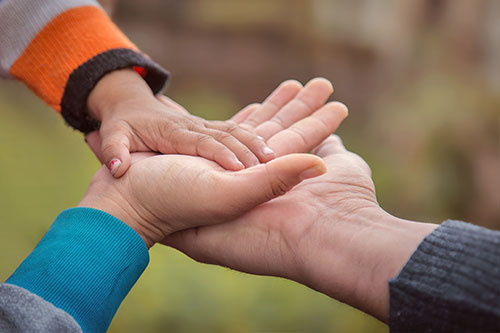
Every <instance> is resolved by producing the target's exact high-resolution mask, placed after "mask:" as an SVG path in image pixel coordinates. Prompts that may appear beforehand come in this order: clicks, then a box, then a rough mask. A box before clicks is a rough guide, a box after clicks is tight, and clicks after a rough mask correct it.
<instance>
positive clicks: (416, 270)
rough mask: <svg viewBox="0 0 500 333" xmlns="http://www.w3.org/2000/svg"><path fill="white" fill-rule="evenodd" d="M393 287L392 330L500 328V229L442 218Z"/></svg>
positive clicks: (478, 329)
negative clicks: (439, 224)
mask: <svg viewBox="0 0 500 333" xmlns="http://www.w3.org/2000/svg"><path fill="white" fill-rule="evenodd" d="M389 289H390V314H389V327H390V329H391V332H500V231H493V230H489V229H485V228H482V227H479V226H475V225H472V224H469V223H464V222H459V221H446V222H444V223H443V224H442V225H441V226H439V227H438V228H436V229H435V230H434V231H433V232H432V233H431V234H430V235H429V236H427V237H426V238H425V239H424V241H423V242H422V243H421V244H420V245H419V246H418V248H417V250H416V251H415V252H414V253H413V255H412V256H411V257H410V259H409V260H408V262H407V263H406V265H405V266H404V267H403V269H402V271H401V272H400V273H399V275H398V276H397V277H395V278H394V279H392V280H391V281H390V282H389Z"/></svg>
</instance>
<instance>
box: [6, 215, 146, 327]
mask: <svg viewBox="0 0 500 333" xmlns="http://www.w3.org/2000/svg"><path fill="white" fill-rule="evenodd" d="M148 262H149V254H148V250H147V247H146V244H145V243H144V241H143V240H142V238H141V237H140V236H139V235H138V234H137V233H136V232H135V231H134V230H133V229H131V228H130V227H129V226H127V225H126V224H124V223H123V222H121V221H120V220H118V219H117V218H115V217H113V216H111V215H109V214H107V213H105V212H103V211H99V210H95V209H91V208H72V209H68V210H65V211H63V212H62V213H61V214H60V215H59V216H58V217H57V219H56V221H55V222H54V223H53V224H52V226H51V227H50V229H49V231H48V232H47V233H46V234H45V236H44V237H43V238H42V240H41V241H40V242H39V244H38V245H37V247H36V248H35V249H34V250H33V252H32V253H31V254H30V255H29V256H28V258H26V260H25V261H24V262H23V263H22V264H21V265H20V266H19V267H18V268H17V270H16V271H15V272H14V273H13V274H12V276H11V277H10V278H9V279H8V280H7V283H10V284H13V285H17V286H19V287H21V288H24V289H26V290H28V291H30V292H32V293H33V294H36V295H38V296H40V297H42V298H43V299H44V300H46V301H47V302H50V303H52V304H53V305H54V306H56V307H58V308H60V309H62V310H64V311H65V312H67V313H68V314H70V315H71V316H72V317H73V318H75V320H76V321H77V322H78V324H79V325H80V326H81V327H82V329H83V330H84V331H92V332H94V331H105V330H106V328H107V327H108V326H109V324H110V322H111V319H112V318H113V315H114V314H115V312H116V310H117V309H118V307H119V305H120V304H121V302H122V301H123V299H124V298H125V296H126V295H127V294H128V292H129V291H130V289H131V288H132V286H133V285H134V284H135V282H136V281H137V279H138V278H139V277H140V275H141V274H142V272H143V271H144V269H145V268H146V266H147V264H148Z"/></svg>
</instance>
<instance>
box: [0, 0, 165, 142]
mask: <svg viewBox="0 0 500 333" xmlns="http://www.w3.org/2000/svg"><path fill="white" fill-rule="evenodd" d="M0 3H1V5H0V20H3V21H2V25H0V32H1V33H2V34H1V35H0V42H2V43H3V44H1V45H2V46H3V45H4V44H5V46H6V47H5V52H3V51H4V50H2V52H3V53H5V54H3V53H2V54H0V74H3V76H6V75H5V73H6V72H8V76H10V77H14V78H16V79H18V80H20V81H22V82H24V83H25V84H27V85H28V86H29V87H30V88H31V89H32V90H33V91H34V92H35V93H36V94H37V95H38V96H39V97H40V98H42V99H43V100H44V101H45V102H46V103H47V104H49V105H50V106H51V107H52V108H53V109H55V110H56V111H57V112H61V113H62V115H63V117H64V119H65V120H66V121H67V123H68V124H69V125H71V126H72V127H74V128H75V129H78V130H80V131H82V132H84V133H88V132H91V131H93V130H96V129H98V128H99V123H98V122H97V121H96V120H94V119H92V118H91V117H90V116H89V115H88V114H87V111H86V109H87V98H88V96H89V94H90V92H91V90H92V89H93V88H94V86H95V85H96V84H97V82H98V81H99V79H101V78H102V77H103V76H104V75H105V74H107V73H109V72H112V71H114V70H116V69H122V68H127V67H130V68H135V69H136V71H137V72H138V73H139V74H141V75H142V76H143V78H144V79H145V80H146V82H147V83H148V84H149V86H150V87H151V90H152V92H153V93H154V94H157V93H159V92H160V91H161V90H162V89H163V88H164V86H165V84H166V82H167V79H168V72H167V71H166V70H164V69H163V68H161V67H160V66H159V65H157V64H156V63H154V62H153V61H151V59H149V58H148V57H147V56H146V55H144V54H142V53H141V52H140V51H139V49H138V48H137V47H136V46H135V45H134V44H133V43H132V42H131V41H130V40H129V39H128V38H127V37H126V36H125V35H124V34H123V33H122V32H121V31H120V29H118V27H117V26H116V25H115V24H114V23H113V22H112V21H111V19H110V18H109V17H108V15H107V14H106V13H105V12H104V10H103V9H102V8H101V7H100V6H99V5H98V4H97V1H91V0H53V1H29V0H2V1H0ZM4 21H5V22H4ZM26 22H29V23H30V24H26Z"/></svg>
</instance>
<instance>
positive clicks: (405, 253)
mask: <svg viewBox="0 0 500 333" xmlns="http://www.w3.org/2000/svg"><path fill="white" fill-rule="evenodd" d="M325 226H326V227H325V228H324V230H323V232H321V233H319V234H318V235H317V238H318V239H317V240H316V241H317V242H318V243H319V244H320V245H319V246H317V248H318V249H319V250H318V252H319V253H312V254H310V255H309V257H310V258H309V259H307V260H303V261H304V262H305V263H307V264H306V265H307V269H306V270H305V273H304V274H303V276H305V279H303V280H302V281H300V280H299V282H302V283H305V284H306V285H308V286H310V287H312V288H313V289H316V290H318V291H320V292H322V293H325V294H327V295H329V296H330V297H332V298H335V299H337V300H340V301H342V302H345V303H347V304H349V305H352V306H354V307H356V308H358V309H360V310H362V311H364V312H367V313H369V314H371V315H373V316H375V317H377V318H378V319H380V320H382V321H384V322H387V320H388V314H389V286H388V282H389V280H391V279H392V278H394V277H395V276H396V275H397V274H398V273H399V271H400V270H401V268H402V267H403V265H404V264H405V263H406V261H407V260H408V259H409V258H410V256H411V254H412V253H413V252H414V251H415V250H416V248H417V247H418V244H420V242H421V241H422V240H423V239H424V238H425V237H426V236H427V235H428V234H430V233H431V232H432V231H433V230H434V229H435V228H436V227H437V226H436V225H434V224H427V223H418V222H411V221H406V220H402V219H399V218H396V217H393V216H391V215H389V214H387V213H385V212H384V211H382V210H381V209H379V208H377V209H371V208H370V209H366V210H363V211H359V212H357V213H356V214H351V215H349V216H346V217H345V218H344V219H343V220H341V221H335V222H332V221H326V222H325Z"/></svg>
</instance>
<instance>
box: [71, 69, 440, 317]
mask: <svg viewBox="0 0 500 333" xmlns="http://www.w3.org/2000/svg"><path fill="white" fill-rule="evenodd" d="M318 82H320V83H318ZM324 83H326V82H325V81H323V80H321V79H320V80H316V81H312V82H310V83H309V84H308V85H306V87H304V88H301V87H300V85H299V84H298V83H296V82H293V81H291V82H290V81H289V82H286V83H284V84H283V85H282V86H280V87H279V88H278V89H277V90H276V91H275V92H274V93H273V94H271V96H270V97H269V98H268V99H266V101H264V103H262V104H260V105H251V106H249V107H247V108H245V109H244V110H242V111H241V112H240V113H239V114H237V115H236V116H235V117H234V118H233V121H235V122H237V123H239V124H241V125H242V126H249V127H253V129H254V130H255V132H256V133H258V134H259V135H260V136H262V137H263V138H265V140H266V142H267V144H268V145H269V146H270V147H271V148H272V149H273V150H274V151H276V152H277V156H279V158H277V159H276V160H274V161H271V162H269V163H267V164H265V165H260V166H256V167H252V168H248V169H246V170H243V171H239V172H228V171H225V170H222V169H221V168H220V167H219V166H217V165H216V164H214V163H213V162H209V161H206V160H204V159H202V158H200V157H190V156H178V155H170V156H152V157H151V156H137V157H136V156H134V160H133V163H132V167H131V170H130V171H129V172H128V173H127V175H126V176H125V177H123V178H122V179H120V180H119V181H116V180H113V179H112V178H111V177H110V176H109V175H108V173H107V172H104V171H102V170H101V171H100V172H98V174H97V175H96V177H95V178H94V180H93V182H92V184H91V185H90V187H89V190H88V192H87V194H86V196H85V198H84V199H83V200H82V203H81V204H80V206H86V207H93V208H97V209H102V210H104V211H107V212H109V213H111V214H112V215H114V216H116V217H118V218H120V219H121V220H122V221H124V222H125V223H127V224H128V225H130V226H131V227H132V228H133V229H134V230H136V231H137V232H138V233H139V235H141V236H142V237H143V239H144V240H145V242H146V244H147V245H148V246H152V244H154V243H155V242H158V241H161V243H163V244H165V245H168V246H172V247H175V248H177V249H179V250H180V251H182V252H184V253H185V254H187V255H188V256H190V257H192V258H193V259H195V260H197V261H200V262H204V263H210V264H217V265H223V266H227V267H231V268H233V269H236V270H240V271H243V272H247V273H252V274H261V275H271V276H280V277H285V278H288V279H291V280H294V281H297V282H299V283H302V284H304V285H307V286H309V287H311V288H313V289H315V290H317V291H320V292H322V293H325V294H327V295H329V296H331V297H333V298H335V299H338V300H340V301H343V302H346V303H348V304H350V305H352V306H355V307H357V308H359V309H361V310H362V311H365V312H367V313H369V314H371V315H373V316H375V317H376V318H379V319H380V320H382V321H387V316H388V309H389V292H388V283H387V282H388V281H389V280H390V279H391V278H393V277H394V276H396V275H397V274H398V272H399V271H400V270H401V268H402V267H403V265H404V264H405V263H406V261H407V260H408V259H409V257H410V255H411V254H412V253H413V251H414V250H415V249H416V248H417V246H418V244H419V243H420V242H421V241H422V240H423V238H425V237H426V236H427V235H428V234H429V233H431V232H432V231H433V230H434V229H435V228H436V225H433V224H428V223H420V222H413V221H407V220H403V219H399V218H397V217H394V216H391V215H390V214H388V213H386V212H385V211H384V210H383V209H382V208H380V206H379V204H378V203H377V200H376V193H375V187H374V184H373V181H372V179H371V171H370V168H369V166H368V165H367V164H366V162H365V161H364V160H363V159H362V158H361V157H359V156H358V155H356V154H354V153H351V152H349V151H347V150H346V149H345V147H344V146H343V144H342V142H341V140H340V138H339V137H337V136H334V135H332V136H329V137H328V134H326V133H331V131H332V129H335V128H336V127H337V126H338V125H339V124H340V122H341V121H342V119H343V118H345V116H346V114H347V110H346V109H345V107H344V106H343V105H342V104H340V103H329V104H326V105H324V106H322V107H319V106H318V105H320V104H321V103H322V102H320V101H321V98H322V96H323V94H322V93H319V92H320V91H321V90H322V89H325V90H326V89H328V87H327V85H328V84H326V85H325V84H324ZM311 86H313V87H315V88H314V89H313V88H311ZM162 102H163V103H166V104H167V105H169V106H170V107H173V108H177V109H178V110H179V112H185V111H183V110H182V108H180V107H179V106H178V105H176V104H175V103H174V102H172V101H170V100H168V99H164V100H162ZM316 102H317V103H316ZM323 103H324V102H323ZM304 105H307V107H306V108H305V109H308V111H307V110H305V109H302V107H303V106H304ZM325 138H326V139H325ZM98 142H99V139H98V137H97V134H94V137H92V136H90V137H89V144H90V145H91V147H93V149H94V150H98V148H97V147H96V146H97V145H98ZM312 147H316V148H315V149H314V150H313V154H312V155H303V154H293V153H297V152H305V151H308V150H310V149H311V148H312ZM287 154H292V155H287ZM136 159H137V162H136ZM318 159H320V160H321V161H322V162H323V163H324V165H323V164H321V163H320V162H319V160H318ZM324 166H326V167H327V171H326V173H325V169H323V167H324ZM129 174H130V177H128V176H129ZM320 174H322V175H321V176H319V177H318V175H320ZM193 179H195V180H196V181H195V183H193ZM306 179H307V180H306ZM302 180H303V181H302ZM165 184H168V186H165ZM235 188H237V189H238V191H235V190H234V189H235ZM179 189H180V191H179ZM194 189H196V191H193V190H194ZM182 191H186V193H182ZM180 192H181V193H180ZM284 193H286V194H285V195H282V194H284ZM118 194H120V195H118ZM137 194H140V195H137ZM110 199H111V200H110ZM146 205H147V206H146ZM142 208H145V210H144V211H146V212H149V214H150V215H148V214H147V213H144V212H142V213H138V212H137V211H139V210H140V209H142ZM173 213H175V215H173Z"/></svg>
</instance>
